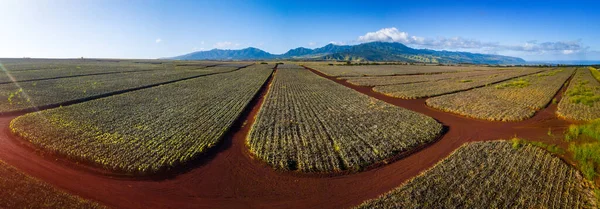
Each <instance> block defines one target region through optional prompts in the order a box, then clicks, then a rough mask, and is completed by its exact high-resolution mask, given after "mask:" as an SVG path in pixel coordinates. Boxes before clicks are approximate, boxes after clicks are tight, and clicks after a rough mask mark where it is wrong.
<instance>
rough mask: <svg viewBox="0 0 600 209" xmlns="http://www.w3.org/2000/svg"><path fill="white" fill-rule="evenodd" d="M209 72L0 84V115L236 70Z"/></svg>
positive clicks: (223, 69)
mask: <svg viewBox="0 0 600 209" xmlns="http://www.w3.org/2000/svg"><path fill="white" fill-rule="evenodd" d="M209 69H210V70H202V71H195V70H192V71H188V70H154V71H148V72H131V73H119V74H108V75H95V76H85V77H72V78H63V79H54V80H43V81H34V82H23V83H16V84H13V83H10V84H0V101H2V102H0V114H1V113H7V112H14V111H23V110H28V109H32V108H35V107H44V106H48V105H57V104H61V103H64V102H68V101H73V100H80V99H85V98H90V97H95V96H99V95H103V94H109V93H112V92H117V91H124V90H127V89H132V88H139V87H143V86H147V85H153V84H159V83H164V82H169V81H173V80H178V79H185V78H191V77H195V76H202V75H207V74H212V73H223V72H230V71H233V70H235V69H237V68H222V67H213V68H209Z"/></svg>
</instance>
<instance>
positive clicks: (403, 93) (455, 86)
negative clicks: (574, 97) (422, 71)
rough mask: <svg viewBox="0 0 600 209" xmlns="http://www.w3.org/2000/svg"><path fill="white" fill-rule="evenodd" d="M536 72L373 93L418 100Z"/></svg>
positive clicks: (391, 87)
mask: <svg viewBox="0 0 600 209" xmlns="http://www.w3.org/2000/svg"><path fill="white" fill-rule="evenodd" d="M535 72H539V70H538V69H534V70H529V69H517V70H513V71H508V72H503V73H501V74H500V75H499V76H496V77H491V78H490V77H489V76H488V75H477V76H469V77H468V79H469V80H470V82H464V81H463V80H464V78H451V79H446V80H438V81H426V82H419V83H409V84H398V85H387V86H376V87H375V88H373V91H376V92H379V93H382V94H385V95H388V96H391V97H396V98H402V99H418V98H424V97H432V96H439V95H443V94H448V93H453V92H459V91H464V90H468V89H473V88H478V87H483V86H486V85H489V84H492V83H496V82H500V81H504V80H507V79H511V78H515V77H519V76H524V75H528V74H532V73H535Z"/></svg>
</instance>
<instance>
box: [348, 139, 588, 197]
mask: <svg viewBox="0 0 600 209" xmlns="http://www.w3.org/2000/svg"><path fill="white" fill-rule="evenodd" d="M596 206H597V202H596V200H595V198H594V194H593V190H592V189H591V188H590V187H589V186H588V183H586V182H585V181H584V179H583V177H582V176H581V174H580V173H579V172H578V171H577V170H575V169H573V168H572V167H570V166H569V165H567V164H566V163H564V162H562V161H561V160H560V159H559V158H557V157H554V156H552V155H551V154H549V153H547V152H546V151H544V150H542V149H540V148H537V147H534V146H533V145H525V146H523V147H513V146H511V144H510V143H509V142H506V141H492V142H474V143H469V144H465V145H463V146H462V147H461V148H459V149H458V150H456V151H455V152H454V153H453V154H451V155H450V156H449V157H448V158H446V159H444V160H443V161H441V162H440V163H438V164H437V165H436V166H434V167H433V168H431V169H430V170H428V171H426V172H424V173H422V174H421V175H419V176H417V177H415V178H413V179H412V180H410V181H409V182H407V183H406V184H404V185H402V186H400V187H398V188H397V189H395V190H393V191H391V192H389V193H387V194H384V195H382V196H380V197H378V198H376V199H373V200H369V201H366V202H365V203H363V204H361V205H360V206H359V207H358V208H596Z"/></svg>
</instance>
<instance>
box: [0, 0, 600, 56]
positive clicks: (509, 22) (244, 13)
mask: <svg viewBox="0 0 600 209" xmlns="http://www.w3.org/2000/svg"><path fill="white" fill-rule="evenodd" d="M456 2H459V3H456ZM456 2H454V1H394V2H390V1H377V0H371V1H338V2H336V1H327V2H324V1H312V0H307V1H297V2H296V1H223V0H222V1H209V0H204V1H110V0H102V1H100V0H97V1H91V0H90V1H75V0H73V1H52V2H51V1H28V0H19V1H13V0H0V14H2V21H0V26H2V32H1V33H0V57H58V58H66V57H82V56H83V57H98V58H159V57H169V56H175V55H181V54H185V53H189V52H192V51H198V50H209V49H213V48H228V49H240V48H245V47H250V46H252V47H257V48H260V49H263V50H265V51H268V52H271V53H284V52H285V51H287V50H289V49H291V48H296V47H308V48H315V47H320V46H323V45H326V44H329V43H337V44H359V43H364V42H369V41H395V42H401V43H405V44H407V45H409V46H412V47H416V48H429V49H436V50H451V51H470V52H480V53H492V54H502V55H510V56H519V57H522V58H524V59H526V60H600V52H599V51H600V39H599V38H598V37H600V24H599V22H600V10H599V9H598V8H600V3H596V2H594V1H456Z"/></svg>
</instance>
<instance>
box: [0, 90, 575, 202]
mask: <svg viewBox="0 0 600 209" xmlns="http://www.w3.org/2000/svg"><path fill="white" fill-rule="evenodd" d="M336 82H338V83H342V84H343V85H346V86H349V84H347V83H345V82H344V81H341V80H336ZM352 88H353V89H355V90H358V91H360V92H363V93H366V94H368V95H370V96H373V97H375V98H378V99H382V100H384V101H386V102H389V103H392V104H394V105H398V106H401V107H404V108H407V109H410V110H414V111H417V112H420V113H423V114H426V115H429V116H431V117H434V118H435V119H437V120H438V121H439V122H441V123H443V124H444V125H445V126H447V128H448V132H447V133H446V134H445V135H444V136H443V137H442V138H441V139H440V140H439V141H437V142H435V143H433V144H432V145H430V146H427V147H425V148H423V149H422V150H420V151H418V152H416V153H413V154H411V155H409V156H407V157H404V158H402V159H399V160H397V161H394V162H392V163H390V164H388V165H384V166H378V167H375V168H372V169H369V170H367V171H364V172H360V173H352V174H347V175H334V176H324V175H302V174H298V173H291V172H279V171H275V170H273V169H271V168H270V167H268V166H267V165H266V164H264V163H262V162H259V161H258V160H255V159H253V158H252V155H251V154H250V153H249V151H248V149H247V148H246V145H245V143H244V141H245V138H246V135H247V133H248V131H249V128H250V125H251V124H252V123H253V121H254V116H255V114H256V113H257V111H258V110H259V108H260V104H261V103H262V98H263V97H261V99H260V100H259V102H258V103H257V105H254V106H253V107H252V111H251V113H250V114H248V115H247V118H246V123H245V124H244V125H243V126H242V127H241V128H239V130H237V131H236V132H234V133H233V135H232V136H229V137H227V138H226V139H224V140H225V141H224V142H223V143H222V144H221V145H219V146H218V147H217V148H215V149H216V150H215V151H214V153H213V154H211V155H209V156H207V159H206V160H204V161H203V162H201V163H199V165H194V167H192V168H189V169H187V170H186V171H185V172H183V173H181V174H179V175H175V176H174V177H172V178H168V179H162V180H152V179H133V178H128V177H122V178H121V177H115V176H110V175H105V174H102V173H100V172H91V171H90V170H89V169H82V167H81V166H77V165H75V164H74V163H69V162H65V161H64V160H60V159H59V160H57V159H55V158H54V157H52V156H49V155H46V156H43V154H42V153H39V152H36V151H35V150H33V149H31V148H29V146H28V144H26V143H22V140H20V139H17V138H15V137H14V136H12V134H11V133H10V131H9V128H8V125H9V123H10V120H11V119H12V118H14V117H2V118H0V127H1V128H0V160H3V161H5V162H6V163H8V164H10V165H13V166H15V167H17V168H18V169H20V170H22V171H23V172H25V173H26V174H29V175H31V176H33V177H36V178H39V179H41V180H43V181H46V182H48V183H50V184H52V185H55V186H57V187H59V188H61V189H64V190H67V191H68V192H71V193H73V194H76V195H80V196H82V197H84V198H89V199H92V200H96V201H98V202H100V203H103V204H106V205H107V206H111V207H115V208H348V207H352V206H355V205H358V204H360V203H361V202H363V201H365V200H367V199H370V198H374V197H377V196H378V195H380V194H382V193H385V192H387V191H390V190H391V189H393V188H395V187H397V186H399V185H401V184H402V183H403V182H405V181H406V180H408V179H410V178H412V177H414V176H415V175H418V174H419V173H420V172H422V171H424V170H426V169H428V168H429V167H431V166H432V165H434V164H435V163H436V162H438V161H439V160H440V159H442V158H444V157H446V156H447V155H449V154H450V153H451V152H452V151H454V150H455V149H456V148H458V147H459V146H460V145H462V144H463V143H465V142H469V141H480V140H495V139H499V138H505V139H508V138H511V137H513V136H515V135H517V136H519V137H523V138H527V139H532V140H548V138H550V137H549V136H547V132H548V130H549V128H550V127H551V128H552V130H553V132H554V133H557V134H558V133H562V131H563V130H564V128H565V127H567V126H568V125H569V122H567V121H564V120H560V119H558V118H557V117H556V116H555V114H554V112H555V110H556V105H555V104H551V105H550V106H549V107H548V108H546V109H543V110H542V111H540V112H538V113H537V114H536V115H535V116H534V117H533V118H531V119H528V120H525V121H522V122H508V123H506V122H489V121H483V120H474V119H468V118H465V117H461V116H457V115H454V114H450V113H444V112H441V111H437V110H434V109H431V108H428V107H427V106H426V105H425V102H424V100H423V99H421V100H400V99H394V98H390V97H386V96H383V95H381V94H378V93H375V92H373V91H371V90H370V88H367V87H364V88H363V87H352ZM267 89H268V88H267ZM563 90H564V89H563ZM561 91H562V90H561ZM556 141H559V140H556ZM555 143H556V142H555Z"/></svg>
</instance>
